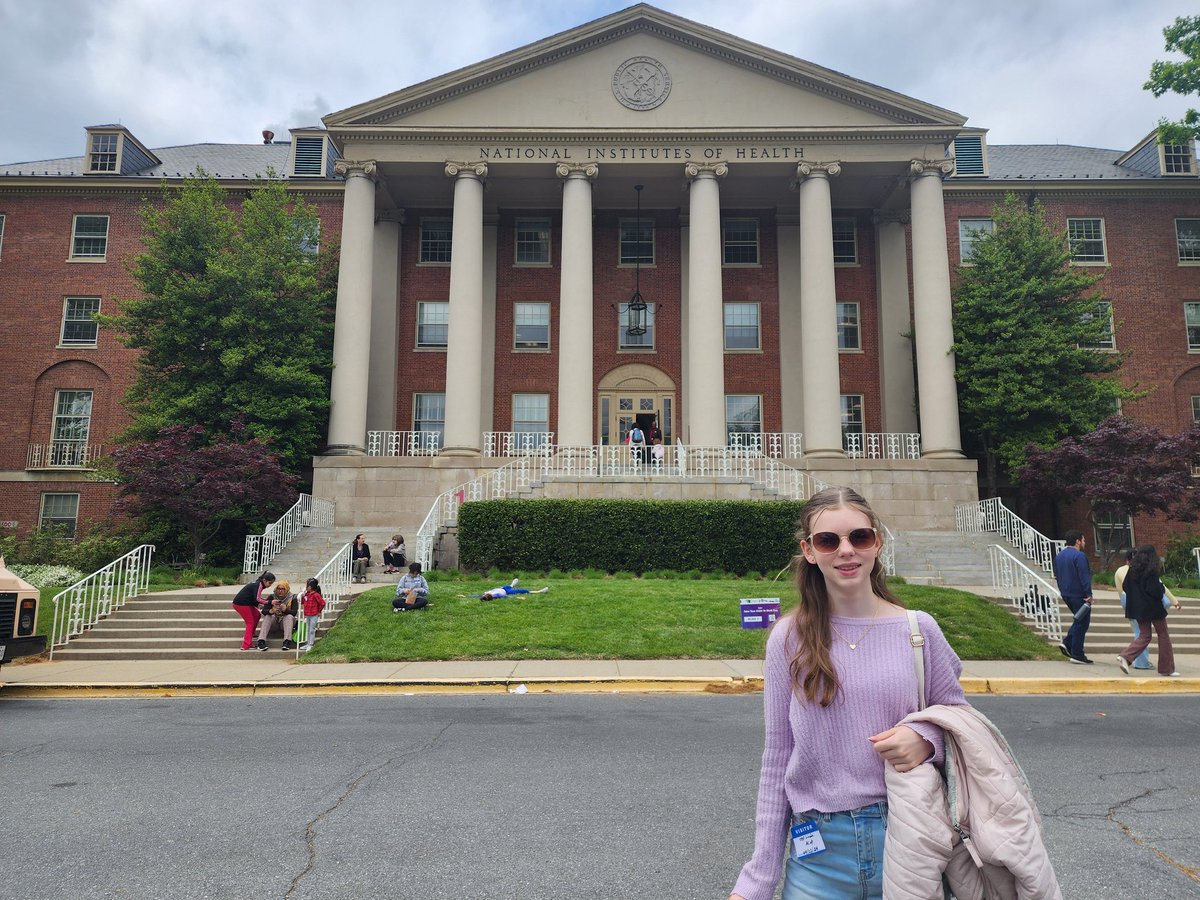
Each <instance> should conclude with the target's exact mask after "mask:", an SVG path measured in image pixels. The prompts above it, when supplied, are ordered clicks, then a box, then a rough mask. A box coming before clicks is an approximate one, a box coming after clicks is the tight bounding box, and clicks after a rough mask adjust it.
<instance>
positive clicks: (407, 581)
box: [392, 562, 429, 613]
mask: <svg viewBox="0 0 1200 900" xmlns="http://www.w3.org/2000/svg"><path fill="white" fill-rule="evenodd" d="M428 605H429V582H428V581H426V580H425V576H424V575H422V574H421V564H420V563H419V562H415V563H412V564H411V565H410V566H409V567H408V574H407V575H405V576H404V577H403V578H401V579H400V583H399V584H398V585H396V599H395V600H393V601H392V612H393V613H402V612H408V610H410V609H424V608H425V607H426V606H428Z"/></svg>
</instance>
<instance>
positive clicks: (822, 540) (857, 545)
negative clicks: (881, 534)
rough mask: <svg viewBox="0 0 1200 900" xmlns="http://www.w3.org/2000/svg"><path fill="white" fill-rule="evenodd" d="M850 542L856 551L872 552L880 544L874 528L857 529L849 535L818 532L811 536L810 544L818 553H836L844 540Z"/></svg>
mask: <svg viewBox="0 0 1200 900" xmlns="http://www.w3.org/2000/svg"><path fill="white" fill-rule="evenodd" d="M843 538H845V539H846V540H848V541H849V542H850V546H851V547H853V548H854V549H855V550H872V549H874V548H875V546H876V545H877V544H878V543H879V538H878V536H877V535H876V533H875V529H874V528H855V529H854V530H853V531H851V532H850V533H849V534H835V533H834V532H832V531H818V532H817V533H816V534H813V535H809V538H808V543H809V546H811V547H812V548H813V549H814V550H816V551H817V552H818V553H836V552H837V549H838V548H839V547H841V546H842V539H843Z"/></svg>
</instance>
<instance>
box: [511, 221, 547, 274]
mask: <svg viewBox="0 0 1200 900" xmlns="http://www.w3.org/2000/svg"><path fill="white" fill-rule="evenodd" d="M522 230H525V231H527V232H532V231H545V233H546V236H545V238H544V239H540V240H538V241H533V242H529V241H527V242H525V244H524V245H523V244H522V242H521V231H522ZM552 239H553V229H552V227H551V223H550V220H549V219H548V218H546V217H544V216H541V217H537V218H520V219H517V220H516V222H515V223H514V224H513V265H514V266H541V267H543V268H544V267H546V266H549V265H550V260H551V258H552V257H551V253H552V246H551V241H552ZM522 246H525V247H537V248H539V254H538V255H539V258H538V259H521V248H522ZM540 257H545V258H544V259H543V258H540Z"/></svg>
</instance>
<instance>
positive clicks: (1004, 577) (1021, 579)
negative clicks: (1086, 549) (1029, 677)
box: [988, 544, 1063, 641]
mask: <svg viewBox="0 0 1200 900" xmlns="http://www.w3.org/2000/svg"><path fill="white" fill-rule="evenodd" d="M988 559H989V560H990V561H991V564H992V587H993V588H994V589H995V590H997V591H1000V592H1001V596H1003V597H1004V598H1005V599H1006V600H1008V601H1009V602H1010V603H1011V604H1012V605H1013V606H1015V607H1016V608H1017V609H1018V610H1019V611H1020V613H1021V617H1022V618H1024V619H1028V620H1029V621H1031V622H1032V623H1033V627H1034V628H1036V629H1037V630H1038V631H1039V632H1040V633H1041V634H1043V635H1045V636H1046V637H1047V638H1049V639H1050V640H1052V641H1061V640H1062V636H1063V628H1062V620H1061V619H1060V618H1059V615H1058V604H1059V601H1060V600H1061V599H1062V595H1061V594H1059V592H1058V588H1056V587H1055V586H1054V585H1052V584H1050V582H1048V581H1047V580H1046V579H1045V578H1043V577H1042V576H1041V575H1039V574H1038V573H1037V572H1035V571H1033V569H1031V568H1029V566H1027V565H1025V563H1023V562H1021V560H1019V559H1017V558H1016V557H1015V556H1013V555H1012V554H1011V553H1009V552H1008V551H1007V550H1005V549H1004V548H1003V547H1001V546H1000V545H999V544H991V545H990V546H989V547H988Z"/></svg>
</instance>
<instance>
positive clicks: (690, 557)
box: [458, 500, 804, 575]
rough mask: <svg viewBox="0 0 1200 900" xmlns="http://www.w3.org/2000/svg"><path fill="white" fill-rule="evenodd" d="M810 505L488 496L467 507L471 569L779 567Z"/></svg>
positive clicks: (462, 526) (464, 553)
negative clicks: (537, 498)
mask: <svg viewBox="0 0 1200 900" xmlns="http://www.w3.org/2000/svg"><path fill="white" fill-rule="evenodd" d="M803 506H804V504H803V503H799V502H791V501H784V502H770V503H764V502H759V501H749V500H689V501H671V500H487V501H481V502H476V503H466V504H464V505H463V506H462V507H461V509H460V510H459V514H458V552H459V564H460V566H462V568H464V569H467V570H470V571H475V572H481V571H486V570H488V569H492V568H496V569H500V570H502V571H513V570H522V571H525V570H527V571H542V572H546V571H549V570H551V569H562V570H564V571H570V570H573V569H601V570H604V571H607V572H637V573H639V574H640V573H642V572H649V571H653V570H656V569H672V570H674V571H676V572H686V571H689V570H693V569H695V570H699V571H703V572H731V573H734V574H738V575H743V574H745V573H747V572H778V571H779V570H780V569H782V568H783V567H784V566H786V565H787V564H788V562H789V560H790V559H791V557H792V554H793V553H795V551H796V540H795V533H796V522H797V520H798V519H799V518H800V510H801V509H802V508H803Z"/></svg>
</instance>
